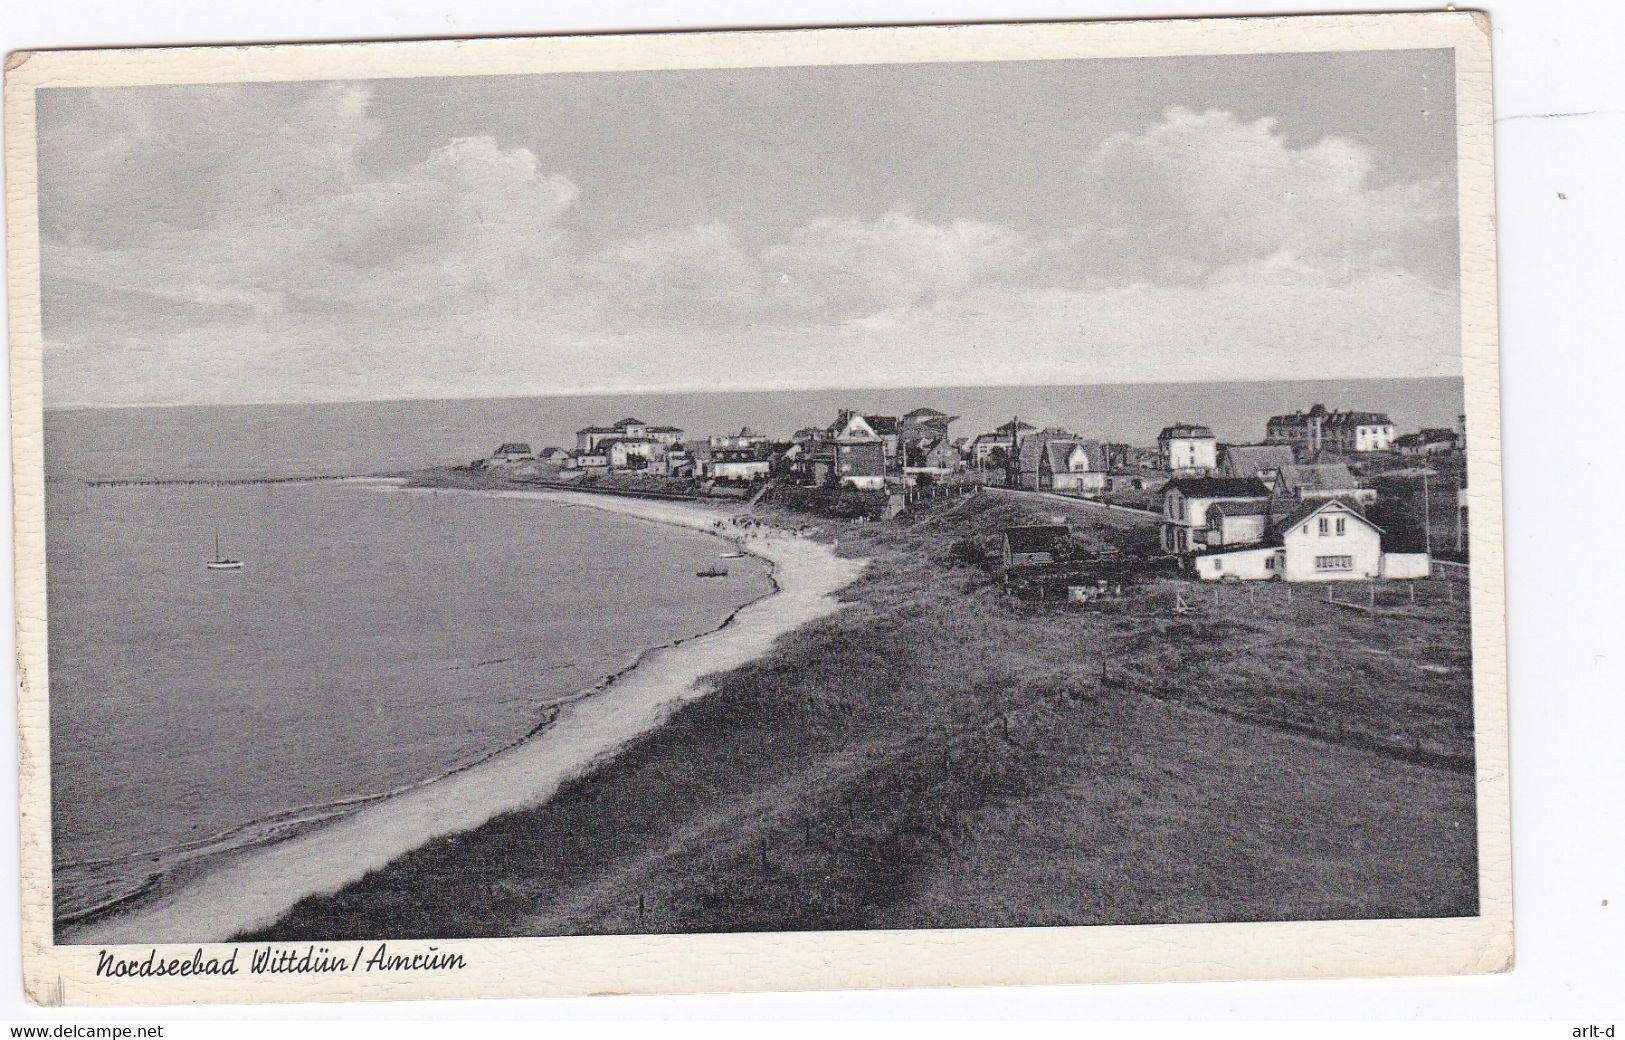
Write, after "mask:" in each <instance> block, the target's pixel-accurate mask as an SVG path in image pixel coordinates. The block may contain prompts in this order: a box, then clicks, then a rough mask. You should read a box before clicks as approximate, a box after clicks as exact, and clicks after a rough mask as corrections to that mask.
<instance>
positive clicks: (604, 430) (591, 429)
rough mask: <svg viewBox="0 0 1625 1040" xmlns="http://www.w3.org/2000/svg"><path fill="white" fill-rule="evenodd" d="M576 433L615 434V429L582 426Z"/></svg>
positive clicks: (610, 427) (611, 427)
mask: <svg viewBox="0 0 1625 1040" xmlns="http://www.w3.org/2000/svg"><path fill="white" fill-rule="evenodd" d="M576 432H577V433H614V432H615V427H613V426H583V427H582V428H581V429H579V430H577V431H576Z"/></svg>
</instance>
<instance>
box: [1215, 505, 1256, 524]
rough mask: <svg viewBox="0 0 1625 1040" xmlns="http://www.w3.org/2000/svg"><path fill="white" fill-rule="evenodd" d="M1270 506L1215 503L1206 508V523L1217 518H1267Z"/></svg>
mask: <svg viewBox="0 0 1625 1040" xmlns="http://www.w3.org/2000/svg"><path fill="white" fill-rule="evenodd" d="M1269 511H1270V504H1269V503H1268V502H1264V501H1257V502H1215V503H1213V504H1212V505H1210V506H1208V507H1207V522H1208V523H1210V524H1211V523H1212V522H1213V517H1214V516H1215V515H1217V516H1268V515H1269Z"/></svg>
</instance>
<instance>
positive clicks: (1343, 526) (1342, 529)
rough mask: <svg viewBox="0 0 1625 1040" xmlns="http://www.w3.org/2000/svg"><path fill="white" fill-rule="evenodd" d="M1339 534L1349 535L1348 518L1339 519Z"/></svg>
mask: <svg viewBox="0 0 1625 1040" xmlns="http://www.w3.org/2000/svg"><path fill="white" fill-rule="evenodd" d="M1337 533H1338V534H1347V533H1348V520H1347V519H1346V518H1344V517H1341V516H1340V517H1338V518H1337Z"/></svg>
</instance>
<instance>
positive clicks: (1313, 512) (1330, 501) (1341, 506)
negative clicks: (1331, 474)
mask: <svg viewBox="0 0 1625 1040" xmlns="http://www.w3.org/2000/svg"><path fill="white" fill-rule="evenodd" d="M1328 509H1330V510H1334V511H1335V512H1339V513H1347V514H1350V515H1353V516H1356V517H1358V518H1359V520H1360V522H1361V523H1362V524H1365V525H1366V526H1367V527H1369V528H1371V529H1372V530H1373V531H1375V532H1377V533H1378V534H1382V528H1380V527H1378V526H1377V525H1376V524H1374V523H1372V522H1371V521H1370V520H1368V519H1367V518H1366V516H1365V514H1364V513H1362V512H1360V505H1359V503H1358V502H1355V501H1352V500H1351V499H1347V498H1324V499H1319V500H1317V501H1309V502H1305V503H1304V504H1303V505H1301V506H1299V507H1298V508H1296V509H1294V510H1293V511H1292V512H1290V513H1288V514H1287V515H1286V516H1285V517H1283V518H1281V519H1280V520H1277V521H1276V522H1275V523H1274V524H1272V525H1270V531H1271V533H1272V534H1275V535H1276V536H1280V535H1284V534H1285V533H1286V532H1288V531H1290V530H1292V528H1294V527H1296V526H1298V525H1299V524H1301V523H1304V522H1305V521H1307V520H1312V519H1314V517H1316V516H1317V515H1319V514H1320V513H1323V512H1325V511H1326V510H1328Z"/></svg>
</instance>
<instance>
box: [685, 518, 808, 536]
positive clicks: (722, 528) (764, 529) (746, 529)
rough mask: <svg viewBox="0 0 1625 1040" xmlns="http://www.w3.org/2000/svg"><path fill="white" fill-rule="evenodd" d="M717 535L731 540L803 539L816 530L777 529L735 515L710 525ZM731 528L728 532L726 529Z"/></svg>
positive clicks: (804, 528) (758, 519)
mask: <svg viewBox="0 0 1625 1040" xmlns="http://www.w3.org/2000/svg"><path fill="white" fill-rule="evenodd" d="M711 526H712V527H713V528H715V529H716V531H717V533H719V534H724V535H728V536H729V537H733V538H778V537H781V536H785V535H788V536H789V537H791V538H805V537H807V536H808V535H810V534H811V533H813V531H815V530H816V528H813V527H810V526H808V525H807V524H797V525H796V526H795V527H777V526H775V525H773V524H770V523H768V522H767V521H765V520H762V519H761V518H759V517H754V516H746V515H744V514H742V513H741V514H737V515H735V516H731V517H729V518H728V520H727V521H726V522H724V521H722V520H717V521H715V522H714V523H713V524H712V525H711ZM730 526H731V527H732V528H733V530H732V531H731V532H730V531H729V530H728V529H729V527H730Z"/></svg>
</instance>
